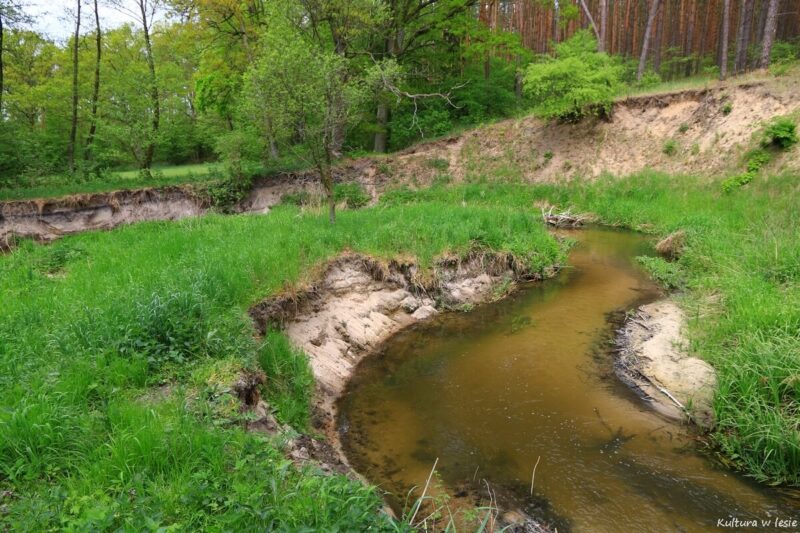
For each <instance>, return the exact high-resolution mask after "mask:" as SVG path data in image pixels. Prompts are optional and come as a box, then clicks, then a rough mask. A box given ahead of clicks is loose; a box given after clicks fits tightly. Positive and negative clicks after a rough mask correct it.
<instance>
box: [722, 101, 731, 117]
mask: <svg viewBox="0 0 800 533" xmlns="http://www.w3.org/2000/svg"><path fill="white" fill-rule="evenodd" d="M731 111H733V104H732V103H730V102H725V103H724V104H722V114H723V115H730V114H731Z"/></svg>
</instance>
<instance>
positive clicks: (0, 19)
mask: <svg viewBox="0 0 800 533" xmlns="http://www.w3.org/2000/svg"><path fill="white" fill-rule="evenodd" d="M4 31H5V30H4V29H3V12H2V11H0V119H2V117H3V91H5V86H4V85H3V83H4V79H3V72H4V70H5V65H3V33H4Z"/></svg>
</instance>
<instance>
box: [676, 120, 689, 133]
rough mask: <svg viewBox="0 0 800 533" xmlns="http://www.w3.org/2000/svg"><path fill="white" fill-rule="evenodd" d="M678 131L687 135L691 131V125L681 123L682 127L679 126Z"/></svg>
mask: <svg viewBox="0 0 800 533" xmlns="http://www.w3.org/2000/svg"><path fill="white" fill-rule="evenodd" d="M678 131H679V132H680V133H686V132H687V131H689V125H688V124H687V123H685V122H681V125H680V126H678Z"/></svg>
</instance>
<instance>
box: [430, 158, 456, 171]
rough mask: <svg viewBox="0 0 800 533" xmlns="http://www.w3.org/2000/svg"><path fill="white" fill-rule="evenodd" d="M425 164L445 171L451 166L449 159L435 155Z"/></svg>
mask: <svg viewBox="0 0 800 533" xmlns="http://www.w3.org/2000/svg"><path fill="white" fill-rule="evenodd" d="M425 166H427V167H430V168H432V169H435V170H439V171H441V172H444V171H445V170H447V169H448V168H449V167H450V162H449V161H448V160H447V159H442V158H441V157H435V158H433V159H427V160H425Z"/></svg>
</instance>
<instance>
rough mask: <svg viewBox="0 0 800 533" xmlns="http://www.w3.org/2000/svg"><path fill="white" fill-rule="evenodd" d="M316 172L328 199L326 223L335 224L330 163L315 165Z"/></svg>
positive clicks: (334, 199)
mask: <svg viewBox="0 0 800 533" xmlns="http://www.w3.org/2000/svg"><path fill="white" fill-rule="evenodd" d="M317 170H319V176H320V178H322V187H323V188H324V189H325V196H326V197H327V199H328V221H329V222H330V223H331V224H336V198H334V196H333V171H332V169H331V163H330V161H327V162H326V163H323V164H321V165H317Z"/></svg>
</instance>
